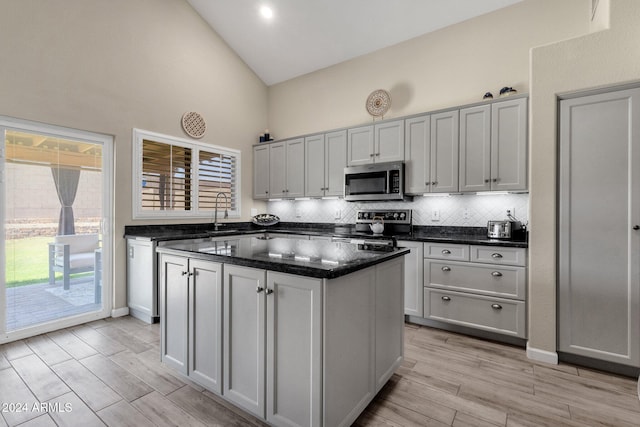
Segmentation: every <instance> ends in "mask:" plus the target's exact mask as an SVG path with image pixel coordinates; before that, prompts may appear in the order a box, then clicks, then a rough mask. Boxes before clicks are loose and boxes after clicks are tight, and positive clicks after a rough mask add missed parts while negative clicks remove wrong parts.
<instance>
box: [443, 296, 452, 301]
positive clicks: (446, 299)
mask: <svg viewBox="0 0 640 427" xmlns="http://www.w3.org/2000/svg"><path fill="white" fill-rule="evenodd" d="M441 298H442V301H451V298H449V297H448V296H444V297H441Z"/></svg>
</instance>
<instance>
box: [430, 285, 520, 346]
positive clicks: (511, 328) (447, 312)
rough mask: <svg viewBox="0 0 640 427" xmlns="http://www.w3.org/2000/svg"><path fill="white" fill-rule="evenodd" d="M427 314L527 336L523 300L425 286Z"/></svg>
mask: <svg viewBox="0 0 640 427" xmlns="http://www.w3.org/2000/svg"><path fill="white" fill-rule="evenodd" d="M424 317H426V318H427V319H433V320H439V321H442V322H448V323H453V324H456V325H463V326H468V327H472V328H478V329H483V330H485V331H491V332H497V333H500V334H505V335H511V336H515V337H520V338H526V327H525V326H526V325H525V321H526V312H525V303H524V302H522V301H514V300H507V299H502V298H490V297H485V296H482V295H470V294H463V293H459V292H446V291H442V290H439V289H431V288H429V287H425V288H424Z"/></svg>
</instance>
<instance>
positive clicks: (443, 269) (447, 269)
mask: <svg viewBox="0 0 640 427" xmlns="http://www.w3.org/2000/svg"><path fill="white" fill-rule="evenodd" d="M442 271H451V267H447V266H446V265H445V266H444V267H442Z"/></svg>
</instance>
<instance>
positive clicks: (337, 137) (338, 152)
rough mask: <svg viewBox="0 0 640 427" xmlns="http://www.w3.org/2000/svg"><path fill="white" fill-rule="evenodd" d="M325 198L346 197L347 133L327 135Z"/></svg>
mask: <svg viewBox="0 0 640 427" xmlns="http://www.w3.org/2000/svg"><path fill="white" fill-rule="evenodd" d="M324 157H325V174H324V182H325V192H324V195H325V196H342V195H344V168H345V167H346V166H347V131H346V130H341V131H337V132H331V133H328V134H326V135H325V156H324Z"/></svg>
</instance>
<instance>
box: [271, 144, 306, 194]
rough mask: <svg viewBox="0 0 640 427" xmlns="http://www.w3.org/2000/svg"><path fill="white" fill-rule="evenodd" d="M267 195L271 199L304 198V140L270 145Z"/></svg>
mask: <svg viewBox="0 0 640 427" xmlns="http://www.w3.org/2000/svg"><path fill="white" fill-rule="evenodd" d="M269 194H270V196H269V197H271V198H274V197H282V198H292V197H302V196H304V138H296V139H291V140H288V141H281V142H277V143H273V144H270V150H269Z"/></svg>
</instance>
